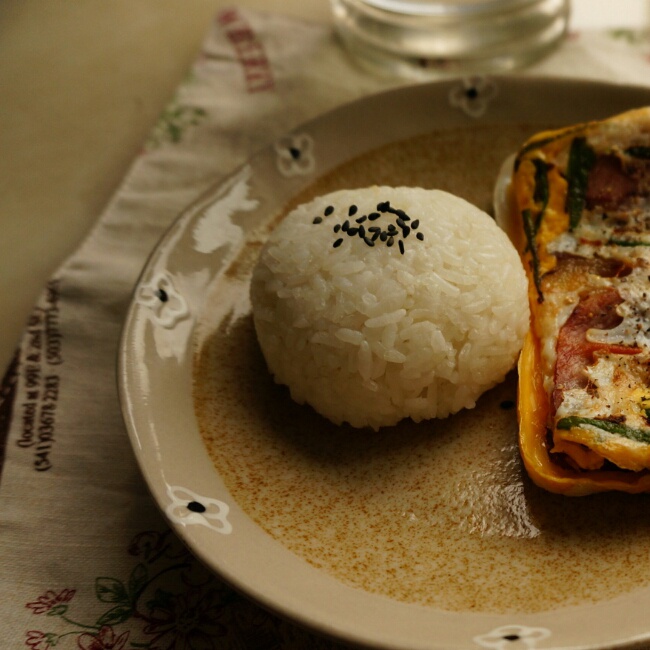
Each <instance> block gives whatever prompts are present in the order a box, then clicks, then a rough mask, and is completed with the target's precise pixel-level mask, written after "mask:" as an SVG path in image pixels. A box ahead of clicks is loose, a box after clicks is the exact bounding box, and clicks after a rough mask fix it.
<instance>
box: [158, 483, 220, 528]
mask: <svg viewBox="0 0 650 650" xmlns="http://www.w3.org/2000/svg"><path fill="white" fill-rule="evenodd" d="M167 494H168V496H169V498H170V499H171V502H170V503H169V505H168V506H167V508H166V509H165V514H166V515H167V516H168V517H169V518H170V519H171V520H172V521H174V522H175V523H177V524H181V525H182V526H188V525H199V526H206V527H207V528H211V529H212V530H214V531H216V532H217V533H221V534H222V535H230V533H232V524H231V523H230V522H229V521H228V513H229V512H230V507H229V506H228V504H227V503H224V502H223V501H220V500H219V499H212V498H210V497H204V496H201V495H200V494H196V493H195V492H192V491H191V490H188V489H187V488H184V487H180V486H177V485H168V486H167Z"/></svg>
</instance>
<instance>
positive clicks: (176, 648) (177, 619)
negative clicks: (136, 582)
mask: <svg viewBox="0 0 650 650" xmlns="http://www.w3.org/2000/svg"><path fill="white" fill-rule="evenodd" d="M153 606H154V607H153V611H152V615H151V617H150V618H149V619H148V620H149V625H148V626H147V627H146V628H145V630H144V631H145V633H146V634H150V635H153V639H152V640H151V641H150V644H149V647H150V648H151V649H152V650H154V648H155V650H187V648H201V649H202V650H216V648H217V647H219V645H220V643H219V642H218V641H217V637H219V636H224V635H225V634H226V633H227V630H226V628H225V627H224V626H223V625H222V624H221V623H220V622H219V621H218V620H217V619H219V618H220V617H221V615H222V610H223V604H222V603H221V602H220V600H219V597H218V594H217V593H216V592H213V591H210V592H208V593H207V594H206V593H203V592H202V591H200V590H191V591H189V592H188V593H186V594H179V595H172V594H166V595H165V596H164V598H162V599H161V600H160V601H159V602H156V603H153ZM93 650H94V648H93Z"/></svg>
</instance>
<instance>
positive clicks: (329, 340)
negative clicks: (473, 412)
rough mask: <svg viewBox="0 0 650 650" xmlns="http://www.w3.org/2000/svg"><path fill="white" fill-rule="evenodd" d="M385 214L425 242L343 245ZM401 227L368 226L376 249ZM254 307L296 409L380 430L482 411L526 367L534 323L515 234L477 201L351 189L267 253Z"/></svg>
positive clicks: (300, 213) (304, 217)
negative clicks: (484, 398) (386, 208)
mask: <svg viewBox="0 0 650 650" xmlns="http://www.w3.org/2000/svg"><path fill="white" fill-rule="evenodd" d="M385 201H389V202H390V206H391V207H392V208H398V209H401V210H403V211H404V212H406V214H407V215H408V216H409V217H410V221H406V224H407V225H409V224H410V225H411V226H412V225H413V223H414V221H416V220H419V226H418V227H417V229H412V230H411V232H410V233H409V234H408V235H407V236H406V237H403V231H402V230H401V227H400V226H397V225H396V226H395V227H396V228H397V230H398V232H399V236H395V237H394V244H393V245H392V246H388V245H387V244H388V241H382V240H381V238H379V239H377V240H376V241H375V242H374V246H372V247H371V246H369V245H368V244H367V243H366V242H365V241H364V240H363V239H362V238H361V237H360V236H358V234H357V235H354V236H350V235H347V234H346V233H344V232H342V231H339V232H338V233H335V232H334V226H335V225H336V224H343V222H345V221H346V220H348V221H349V222H350V227H358V226H359V224H357V223H356V222H355V220H356V219H358V218H359V217H362V216H364V215H370V214H372V213H376V212H377V206H378V204H380V203H382V202H385ZM353 205H354V206H357V208H358V211H357V212H356V214H354V215H353V216H351V217H350V216H348V211H349V208H350V206H353ZM327 206H333V207H334V212H333V213H332V214H331V215H329V216H324V212H325V209H326V207H327ZM315 217H321V218H322V222H321V223H314V219H315ZM396 219H397V216H396V215H395V214H393V213H391V212H384V213H382V214H381V216H380V217H379V218H377V219H376V220H372V221H371V220H366V221H364V222H363V224H362V225H363V226H364V227H365V229H366V235H367V236H368V235H372V233H371V232H368V228H369V227H376V226H377V227H380V228H381V229H382V230H384V231H385V230H386V229H387V228H388V224H389V223H393V224H395V223H396ZM418 233H421V236H422V237H423V239H422V240H420V239H417V238H416V235H417V234H418ZM338 239H342V242H341V243H340V245H339V246H338V247H336V248H335V247H334V246H333V244H334V242H336V241H337V240H338ZM399 239H401V240H402V241H403V245H404V253H403V254H402V253H401V252H400V249H399V245H398V240H399ZM251 300H252V305H253V316H254V322H255V329H256V332H257V336H258V339H259V343H260V346H261V348H262V351H263V353H264V357H265V359H266V362H267V364H268V367H269V370H270V372H271V373H272V374H273V376H274V378H275V380H276V381H277V382H278V383H281V384H285V385H287V386H288V387H289V389H290V391H291V396H292V397H293V399H294V400H296V401H297V402H299V403H301V404H302V403H307V404H310V405H311V406H312V407H313V408H314V409H315V410H316V411H318V412H319V413H321V414H322V415H324V416H325V417H327V418H329V419H330V420H331V421H332V422H334V423H336V424H340V423H343V422H348V423H350V424H351V425H352V426H355V427H364V426H370V427H372V428H374V429H377V428H379V427H382V426H388V425H393V424H396V423H397V422H399V421H400V420H401V419H402V418H405V417H410V418H412V419H413V420H415V421H420V420H423V419H428V418H434V417H446V416H447V415H449V414H451V413H455V412H457V411H459V410H460V409H462V408H472V407H474V406H475V404H476V400H477V399H478V398H479V396H480V395H481V394H482V393H483V392H484V391H486V390H487V389H489V388H491V387H493V386H494V385H496V384H497V383H499V382H501V381H502V380H503V379H504V377H505V375H506V373H507V372H508V371H509V370H510V369H511V368H512V367H513V365H514V363H515V360H516V358H517V355H518V353H519V350H520V349H521V346H522V344H523V338H524V335H525V333H526V331H527V329H528V323H529V313H528V299H527V280H526V276H525V273H524V270H523V267H522V265H521V262H520V259H519V255H518V254H517V252H516V251H515V249H514V248H513V246H512V244H511V243H510V241H509V240H508V238H507V237H506V235H505V234H504V233H503V232H502V231H501V230H500V229H499V228H498V227H497V225H496V224H495V223H494V221H493V220H492V219H491V218H490V217H489V216H488V215H487V214H485V213H484V212H482V211H481V210H479V209H478V208H476V207H475V206H473V205H471V204H470V203H468V202H467V201H464V200H463V199H460V198H458V197H456V196H453V195H451V194H448V193H446V192H441V191H437V190H423V189H419V188H389V187H371V188H366V189H362V190H342V191H339V192H334V193H332V194H329V195H326V196H322V197H320V198H317V199H315V200H314V201H312V202H310V203H308V204H305V205H302V206H299V207H298V208H296V209H295V210H294V211H293V212H291V213H290V214H289V215H287V216H286V217H285V219H283V220H282V222H281V223H280V224H279V226H278V227H277V228H276V229H275V230H274V231H273V232H272V233H271V236H270V238H269V240H268V242H267V243H266V245H265V246H264V248H263V250H262V252H261V254H260V258H259V261H258V263H257V266H256V267H255V270H254V273H253V280H252V286H251Z"/></svg>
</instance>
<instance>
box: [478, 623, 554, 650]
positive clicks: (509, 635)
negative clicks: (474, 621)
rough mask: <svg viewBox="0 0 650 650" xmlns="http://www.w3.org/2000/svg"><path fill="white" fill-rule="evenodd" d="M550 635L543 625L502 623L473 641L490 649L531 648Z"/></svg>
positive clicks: (516, 649) (523, 649) (517, 649)
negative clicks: (529, 625) (531, 625)
mask: <svg viewBox="0 0 650 650" xmlns="http://www.w3.org/2000/svg"><path fill="white" fill-rule="evenodd" d="M550 636H551V632H550V630H547V629H546V628H544V627H526V626H525V625H503V626H501V627H497V628H496V629H494V630H492V632H488V633H487V634H482V635H480V636H475V637H474V642H475V643H476V644H477V645H480V646H481V647H483V648H490V650H506V649H507V650H532V649H533V648H536V647H537V644H538V643H539V642H540V641H543V640H544V639H548V637H550Z"/></svg>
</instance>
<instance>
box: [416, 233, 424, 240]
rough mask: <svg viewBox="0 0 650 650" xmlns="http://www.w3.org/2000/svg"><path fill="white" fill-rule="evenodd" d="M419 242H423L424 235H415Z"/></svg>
mask: <svg viewBox="0 0 650 650" xmlns="http://www.w3.org/2000/svg"><path fill="white" fill-rule="evenodd" d="M415 236H416V237H417V238H418V239H419V240H420V241H424V233H421V232H419V233H418V234H417V235H415Z"/></svg>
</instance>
